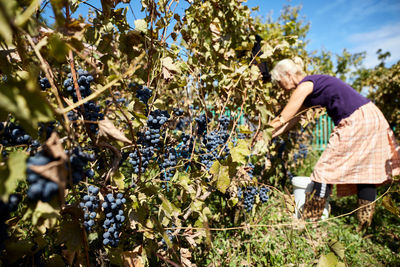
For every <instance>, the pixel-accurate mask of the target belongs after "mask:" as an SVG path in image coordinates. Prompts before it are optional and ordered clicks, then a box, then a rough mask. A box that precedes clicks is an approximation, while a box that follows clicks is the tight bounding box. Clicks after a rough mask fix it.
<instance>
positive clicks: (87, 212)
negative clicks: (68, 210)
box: [79, 185, 99, 232]
mask: <svg viewBox="0 0 400 267" xmlns="http://www.w3.org/2000/svg"><path fill="white" fill-rule="evenodd" d="M98 193H99V188H97V187H95V186H93V185H90V186H89V187H88V192H87V194H85V195H84V196H83V197H82V200H81V202H80V203H79V206H80V207H81V208H82V210H83V212H84V220H85V221H84V223H83V225H84V226H85V229H86V231H88V232H90V231H91V229H92V227H93V226H94V223H95V221H94V219H95V218H96V215H97V214H96V210H97V208H98V207H99V198H98V196H97V194H98Z"/></svg>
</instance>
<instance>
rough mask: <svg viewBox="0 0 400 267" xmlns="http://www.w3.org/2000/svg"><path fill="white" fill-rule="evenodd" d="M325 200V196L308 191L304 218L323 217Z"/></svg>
mask: <svg viewBox="0 0 400 267" xmlns="http://www.w3.org/2000/svg"><path fill="white" fill-rule="evenodd" d="M325 202H326V198H325V197H319V196H316V195H315V194H313V193H310V192H307V193H306V200H305V203H304V208H303V214H302V217H303V219H310V220H312V221H317V220H319V219H321V216H322V213H323V211H324V208H325Z"/></svg>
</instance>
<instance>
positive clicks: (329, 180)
mask: <svg viewBox="0 0 400 267" xmlns="http://www.w3.org/2000/svg"><path fill="white" fill-rule="evenodd" d="M397 175H400V147H399V145H398V144H397V142H396V139H395V137H394V133H393V131H392V130H391V129H390V126H389V124H388V122H387V121H386V119H385V117H384V116H383V114H382V112H381V111H380V110H379V109H378V108H377V107H376V106H375V104H373V103H372V102H369V103H367V104H365V105H363V106H361V107H360V108H358V109H357V110H356V111H354V112H353V114H351V115H350V116H349V117H347V118H344V119H342V120H341V121H340V123H339V124H338V125H337V126H336V127H335V128H334V129H333V131H332V134H331V136H330V137H329V143H328V145H327V147H326V149H325V151H324V152H323V153H322V155H321V157H320V159H319V160H318V162H317V164H316V165H315V168H314V170H313V173H312V174H311V180H313V181H316V182H319V183H326V184H336V185H337V186H336V189H337V195H338V196H348V195H352V194H356V193H357V184H376V185H382V184H385V183H388V182H390V181H391V179H392V177H393V176H397Z"/></svg>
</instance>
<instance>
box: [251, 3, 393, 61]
mask: <svg viewBox="0 0 400 267" xmlns="http://www.w3.org/2000/svg"><path fill="white" fill-rule="evenodd" d="M247 4H248V5H249V6H250V7H254V6H259V7H260V10H259V11H258V12H256V13H255V15H257V16H261V17H264V18H266V17H268V16H270V15H272V18H277V17H278V16H279V15H280V10H281V9H282V6H283V5H285V4H290V5H293V6H298V5H301V6H302V10H301V12H300V14H301V15H302V16H304V17H305V18H304V19H305V20H306V21H309V22H310V25H311V27H310V31H309V34H308V35H307V39H309V40H310V42H309V46H308V49H310V50H320V49H325V50H327V51H331V52H333V53H341V52H342V51H343V49H344V48H347V49H348V51H350V52H352V53H355V52H362V51H366V52H367V56H366V59H365V61H364V65H365V66H366V67H373V66H375V65H376V64H377V63H379V62H378V60H377V56H376V51H377V50H378V49H379V48H382V50H383V51H384V52H386V51H389V52H390V53H391V57H390V58H389V59H388V60H387V63H388V64H389V65H391V64H393V63H396V62H397V61H399V60H400V0H332V1H322V0H319V1H317V0H293V1H290V2H289V1H273V0H270V1H257V0H249V1H248V2H247Z"/></svg>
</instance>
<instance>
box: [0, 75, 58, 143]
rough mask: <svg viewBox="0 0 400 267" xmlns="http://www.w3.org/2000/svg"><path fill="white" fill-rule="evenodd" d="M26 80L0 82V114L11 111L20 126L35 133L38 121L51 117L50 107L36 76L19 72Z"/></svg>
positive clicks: (34, 134) (9, 79) (10, 79)
mask: <svg viewBox="0 0 400 267" xmlns="http://www.w3.org/2000/svg"><path fill="white" fill-rule="evenodd" d="M19 75H20V76H21V77H22V78H25V79H26V80H19V81H16V80H13V79H12V78H7V82H5V83H0V114H3V115H4V113H12V114H13V116H15V118H17V119H18V120H19V122H20V124H21V126H22V127H23V128H24V129H25V130H26V131H27V132H28V133H29V134H30V135H31V136H36V135H37V124H38V122H48V121H50V120H51V119H52V109H51V107H50V105H49V103H48V101H47V100H46V99H45V98H44V97H43V95H42V94H41V92H40V91H39V89H38V85H37V77H33V76H32V75H33V74H28V73H26V72H20V73H19Z"/></svg>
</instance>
